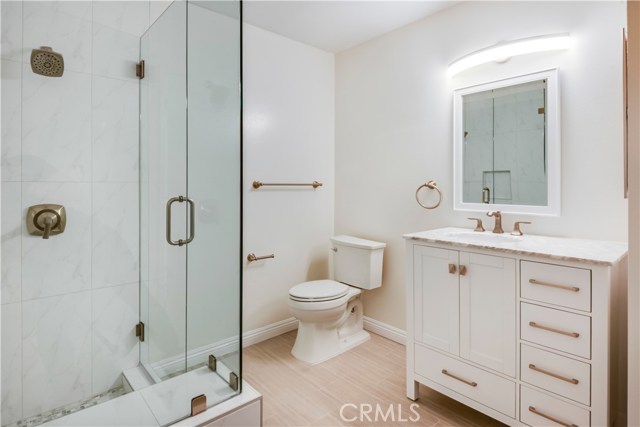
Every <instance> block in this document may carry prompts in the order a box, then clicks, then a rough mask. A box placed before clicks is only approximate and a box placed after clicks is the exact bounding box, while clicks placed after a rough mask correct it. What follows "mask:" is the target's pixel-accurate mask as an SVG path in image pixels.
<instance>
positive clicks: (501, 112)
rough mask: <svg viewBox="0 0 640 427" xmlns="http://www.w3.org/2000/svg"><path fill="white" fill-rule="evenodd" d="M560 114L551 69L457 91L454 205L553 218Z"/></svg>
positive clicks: (557, 191)
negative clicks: (550, 216) (551, 216)
mask: <svg viewBox="0 0 640 427" xmlns="http://www.w3.org/2000/svg"><path fill="white" fill-rule="evenodd" d="M558 111H559V102H558V81H557V70H556V69H553V70H548V71H543V72H539V73H535V74H528V75H524V76H518V77H514V78H509V79H505V80H500V81H496V82H491V83H485V84H482V85H477V86H471V87H467V88H463V89H458V90H456V91H455V92H454V208H455V209H457V210H476V211H477V210H480V211H484V210H502V211H505V212H509V213H524V214H540V215H558V214H559V213H560V132H559V114H558ZM487 205H490V206H487Z"/></svg>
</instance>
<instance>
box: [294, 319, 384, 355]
mask: <svg viewBox="0 0 640 427" xmlns="http://www.w3.org/2000/svg"><path fill="white" fill-rule="evenodd" d="M310 326H311V327H313V326H315V325H303V324H302V323H301V324H300V326H299V327H298V336H297V337H296V342H295V344H294V345H293V348H292V349H291V354H292V355H293V356H294V357H295V358H296V359H298V360H300V361H302V362H305V363H307V364H309V365H317V364H318V363H322V362H326V361H327V360H329V359H332V358H334V357H336V356H338V355H339V354H342V353H344V352H345V351H349V350H351V349H352V348H354V347H357V346H359V345H360V344H362V343H364V342H366V341H369V339H370V338H371V336H370V335H369V333H368V332H367V331H365V330H360V331H358V332H356V333H353V334H351V335H349V336H347V337H342V338H340V337H338V334H337V331H336V330H333V333H331V332H330V331H326V332H329V334H330V335H331V337H330V338H329V337H327V336H325V338H329V339H322V340H321V339H319V337H318V331H317V330H316V331H314V332H315V333H314V334H312V336H313V341H314V344H315V343H318V342H323V344H324V345H322V346H321V348H319V347H315V348H314V347H313V344H312V345H309V344H310V343H309V342H308V340H306V339H305V337H307V334H306V333H305V332H307V333H308V332H309V331H305V327H310Z"/></svg>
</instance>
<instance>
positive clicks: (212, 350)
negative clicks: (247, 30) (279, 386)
mask: <svg viewBox="0 0 640 427" xmlns="http://www.w3.org/2000/svg"><path fill="white" fill-rule="evenodd" d="M10 3H11V4H10V5H7V4H6V3H5V2H2V19H3V21H2V25H3V34H2V37H3V43H2V49H3V60H2V67H3V73H2V98H3V99H2V107H3V117H2V128H3V135H2V136H3V138H2V139H3V141H2V156H3V161H2V216H3V220H2V245H3V246H2V267H3V269H2V280H3V284H2V426H32V425H33V426H35V425H40V424H43V423H49V422H51V425H66V424H65V423H64V422H63V420H62V419H60V420H57V421H56V419H58V418H60V417H63V416H66V415H70V414H75V415H76V416H77V415H78V413H85V414H90V413H91V412H90V411H91V410H92V409H93V407H96V408H97V406H96V405H98V404H105V405H108V404H110V403H112V402H115V401H116V400H117V401H119V402H121V403H119V404H118V405H119V406H117V410H115V409H114V410H109V411H107V412H108V413H109V414H111V415H114V416H115V415H117V416H122V414H123V413H126V412H127V411H137V410H138V411H140V410H144V411H148V412H150V414H152V416H151V417H149V420H152V421H150V424H151V425H169V424H172V423H174V422H176V421H178V420H180V419H183V418H185V417H188V416H189V415H190V414H191V412H192V399H194V398H197V399H196V401H195V402H196V404H199V407H200V408H202V403H203V402H202V396H205V397H206V407H212V406H214V405H216V404H218V403H220V402H222V401H224V400H226V399H229V398H230V397H233V396H235V395H237V394H238V393H240V392H241V389H242V364H241V348H242V345H241V344H242V343H241V336H242V334H241V318H242V316H241V297H242V295H241V270H242V264H241V259H242V257H241V241H242V240H241V224H242V210H241V176H242V175H241V163H242V150H241V92H240V76H241V2H240V1H220V2H218V1H175V2H173V3H171V4H170V5H169V6H168V7H167V8H166V9H165V10H164V11H163V12H162V13H161V14H160V15H159V17H157V19H154V22H152V23H151V22H148V23H147V25H146V26H145V28H143V29H144V31H141V32H140V33H138V35H137V36H136V37H135V38H132V37H131V34H125V33H124V31H125V30H126V28H125V27H126V25H127V24H130V23H131V22H133V20H134V18H136V16H137V17H140V19H142V20H144V19H145V13H147V15H146V17H147V19H148V16H149V14H150V11H152V10H153V8H154V7H157V4H159V3H161V2H153V1H151V2H149V1H146V2H145V1H137V2H136V1H132V2H99V1H94V2H87V1H80V2H24V3H22V2H10ZM116 3H119V4H120V6H116ZM153 3H156V5H154V4H153ZM116 7H120V9H117V11H116V9H111V8H116ZM145 11H146V12H145ZM118 14H119V15H118ZM136 14H137V15H136ZM116 15H117V16H119V17H120V18H119V19H120V21H117V22H120V23H124V24H122V25H121V27H118V25H114V24H105V25H103V22H102V21H104V20H107V19H108V18H109V17H110V16H116ZM16 17H17V18H16ZM16 19H19V20H20V21H21V24H22V27H21V28H20V29H19V31H16V32H15V33H16V34H18V32H20V33H23V34H24V36H23V37H22V38H21V40H20V43H19V44H20V46H19V47H18V48H16V49H15V52H14V51H13V50H11V51H10V49H9V48H11V49H13V47H12V46H13V45H11V43H13V42H14V41H13V40H6V39H7V38H11V34H12V33H11V30H12V28H11V24H12V23H13V22H15V21H16ZM7 25H8V26H9V29H8V30H6V31H5V28H7ZM38 25H40V26H42V25H44V26H49V27H47V28H48V31H47V30H42V31H40V33H41V34H37V35H38V36H46V35H48V36H50V37H52V38H53V40H46V39H44V37H36V36H35V35H34V34H36V33H38V31H39V29H38ZM73 25H77V31H75V27H74V28H68V27H73ZM119 25H120V24H119ZM86 26H88V27H89V30H87V31H88V32H89V33H88V34H90V36H91V39H92V40H91V43H88V47H86V46H83V45H81V41H79V40H78V41H74V42H72V41H69V39H68V38H69V37H70V34H71V35H73V36H76V35H77V36H78V37H82V35H83V34H82V32H83V31H84V28H85V27H86ZM122 28H125V30H123V29H122ZM32 29H33V31H32ZM56 32H57V33H59V37H56V35H57V33H56ZM32 33H33V34H32ZM7 34H8V35H7ZM32 43H33V45H32ZM36 43H37V44H36ZM73 43H77V46H81V47H77V46H76V48H75V49H72V48H71V46H70V45H71V44H73ZM7 46H9V47H7ZM41 46H51V47H52V48H53V50H54V51H56V52H59V54H60V60H62V58H63V60H64V73H63V74H62V75H61V76H59V77H52V76H53V75H54V74H46V73H38V74H36V73H34V72H32V71H31V68H30V67H29V63H28V61H29V58H28V54H29V53H30V52H31V50H32V49H41ZM105 46H107V47H108V49H105V50H104V52H102V53H103V54H104V55H106V57H103V56H101V52H98V51H97V49H99V48H100V47H102V48H104V47H105ZM84 48H86V49H90V50H87V55H86V56H88V57H89V61H88V62H89V66H87V67H86V68H85V69H83V66H84V65H83V64H82V61H80V60H79V59H78V58H79V56H82V55H81V53H82V52H81V49H84ZM120 48H122V49H121V50H122V52H124V53H123V57H119V58H116V57H115V56H116V53H113V52H115V51H117V49H120ZM12 52H13V53H12ZM79 52H80V54H79ZM13 54H15V55H18V54H19V55H20V57H17V56H15V57H12V56H11V55H13ZM110 55H111V57H110ZM127 55H128V56H127ZM23 62H24V66H23V65H22V63H23ZM45 66H46V64H45ZM120 71H122V73H123V74H122V75H112V74H113V73H116V72H120ZM6 93H8V95H5V94H6ZM14 93H15V97H13V98H12V97H11V96H12V94H14ZM65 97H67V98H65ZM68 98H71V99H70V100H69V101H66V99H68ZM85 99H86V100H87V104H86V105H87V107H88V109H89V110H90V112H89V113H86V112H85V111H83V110H84V109H85V108H82V102H81V101H79V100H85ZM58 100H60V101H59V102H58ZM125 101H126V102H125ZM36 102H37V103H39V104H40V105H42V106H41V107H34V106H33V105H32V104H35V103H36ZM14 103H15V104H16V105H15V111H17V112H16V113H15V114H21V116H20V120H19V121H18V122H21V123H22V125H21V129H20V132H18V133H19V135H20V136H19V137H17V140H16V141H13V140H12V139H11V138H9V139H7V135H6V134H5V128H6V127H8V128H11V127H12V126H13V123H12V121H11V120H10V119H11V118H12V117H11V116H9V115H7V114H9V113H6V114H5V111H9V112H12V111H13V110H14V108H13V107H14ZM74 103H75V104H74ZM78 104H80V105H78ZM47 106H52V107H53V108H54V111H53V112H52V113H50V114H49V113H48V114H44V115H43V114H38V113H41V110H38V109H39V108H40V109H42V108H45V107H47ZM55 108H57V109H58V111H57V112H56V111H55ZM105 111H106V113H105ZM32 115H33V116H34V117H37V118H38V120H36V119H35V118H34V119H32V118H31V116H32ZM13 118H14V119H15V117H13ZM74 120H77V122H76V121H74ZM83 120H84V122H83ZM25 123H27V124H28V125H29V126H30V127H29V128H27V125H26V124H25ZM60 123H63V125H60ZM80 123H84V124H80ZM18 126H20V125H18ZM83 126H84V127H86V126H88V127H89V130H88V131H86V129H84V130H83V129H81V128H83ZM59 127H63V128H64V127H66V129H59ZM76 127H77V128H78V129H79V130H78V132H79V134H78V135H76V134H75V133H74V132H73V131H75V129H76ZM69 129H71V130H72V132H69ZM63 131H66V135H65V132H63ZM85 131H86V132H85ZM82 132H85V133H82ZM133 132H135V134H134V133H133ZM34 134H35V135H36V136H38V135H40V136H44V135H48V138H49V139H48V140H47V144H48V146H46V147H48V148H46V149H45V150H44V151H43V152H37V151H35V150H32V148H31V145H30V144H37V143H40V142H38V141H35V138H34V141H31V138H32V135H34ZM9 136H11V135H9ZM65 137H66V139H65ZM85 137H86V139H88V140H89V146H90V150H89V151H90V154H89V156H88V160H87V162H86V165H85V164H83V165H81V166H82V167H80V168H78V174H77V176H76V175H74V174H73V168H74V167H75V166H76V165H77V163H78V162H82V161H83V157H82V156H75V154H76V153H75V152H73V149H74V148H73V147H71V148H68V146H65V144H69V140H70V139H71V140H74V141H75V140H76V139H77V141H78V146H79V147H82V144H84V143H85V142H84V141H85ZM6 141H8V142H6ZM65 141H66V142H65ZM9 142H12V143H14V144H17V145H18V146H19V149H15V150H14V151H11V150H12V147H13V146H11V145H9ZM43 147H44V145H43ZM74 147H75V146H74ZM47 150H48V151H47ZM54 150H59V151H60V152H61V153H63V154H64V153H66V154H67V155H68V156H69V157H72V159H71V160H68V159H65V158H64V155H60V156H57V157H56V156H54V155H51V154H52V153H54ZM13 152H15V153H19V154H16V156H21V157H20V159H19V161H16V162H12V161H13V160H15V159H14V157H13V156H12V155H11V153H13ZM47 155H50V157H49V158H47ZM74 156H75V157H74ZM58 157H59V158H60V160H58ZM30 162H31V163H34V162H37V163H39V164H42V165H44V164H46V166H47V167H41V170H39V172H38V173H39V175H37V176H34V174H33V173H32V172H31V170H33V169H34V168H33V167H31V166H30ZM14 163H19V164H20V166H21V169H20V170H18V171H17V172H16V173H15V174H13V175H11V172H12V168H13V167H14V166H15V165H14ZM87 170H88V172H87ZM85 172H86V173H85ZM67 181H68V182H67ZM16 201H17V202H16ZM38 203H52V204H59V205H60V206H63V207H65V209H66V228H65V229H64V232H62V233H59V234H55V235H54V234H53V233H52V234H51V236H49V235H47V237H49V238H48V239H46V240H45V239H43V238H42V233H40V236H36V235H31V234H29V232H28V231H27V230H28V228H29V229H33V228H34V227H33V226H30V227H28V226H27V224H26V222H27V221H29V218H30V217H29V216H28V215H27V211H28V208H29V206H31V205H37V204H38ZM18 205H19V206H18ZM43 206H44V205H43ZM52 215H53V214H52ZM6 218H8V219H6ZM52 218H53V219H54V220H55V219H56V218H55V217H52ZM47 245H48V246H47ZM87 252H88V253H87ZM36 257H37V259H35V258H36ZM83 257H84V258H88V261H86V262H85V261H83ZM32 258H33V259H32ZM36 263H39V264H38V267H37V268H39V269H40V270H39V272H37V273H34V272H33V271H32V270H33V269H32V265H35V264H36ZM16 270H17V273H16V272H15V271H16ZM123 272H125V273H123ZM196 406H197V405H196ZM85 411H86V412H85ZM73 416H74V415H70V417H73ZM69 419H71V418H69ZM78 419H80V418H78ZM132 419H136V420H139V419H140V418H135V417H134V418H132ZM87 420H89V421H87ZM90 420H91V417H88V418H87V417H85V418H83V419H82V423H84V425H91V421H90ZM78 422H79V421H78ZM102 422H105V421H104V420H102ZM129 425H131V424H129Z"/></svg>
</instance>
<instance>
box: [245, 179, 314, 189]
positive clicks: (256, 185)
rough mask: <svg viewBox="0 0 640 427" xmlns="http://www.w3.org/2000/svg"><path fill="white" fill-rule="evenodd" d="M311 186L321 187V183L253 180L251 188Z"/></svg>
mask: <svg viewBox="0 0 640 427" xmlns="http://www.w3.org/2000/svg"><path fill="white" fill-rule="evenodd" d="M267 186H268V187H283V186H286V187H313V188H314V189H316V188H318V187H322V183H321V182H318V181H313V182H311V183H308V184H307V183H286V182H262V181H253V188H260V187H267Z"/></svg>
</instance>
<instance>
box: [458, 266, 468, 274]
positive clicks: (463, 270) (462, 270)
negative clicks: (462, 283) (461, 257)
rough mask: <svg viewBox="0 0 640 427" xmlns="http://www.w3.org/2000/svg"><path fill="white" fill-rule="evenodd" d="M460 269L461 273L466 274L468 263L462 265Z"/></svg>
mask: <svg viewBox="0 0 640 427" xmlns="http://www.w3.org/2000/svg"><path fill="white" fill-rule="evenodd" d="M458 270H459V271H460V275H461V276H464V275H466V274H467V266H466V265H461V266H460V267H459V268H458Z"/></svg>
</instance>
